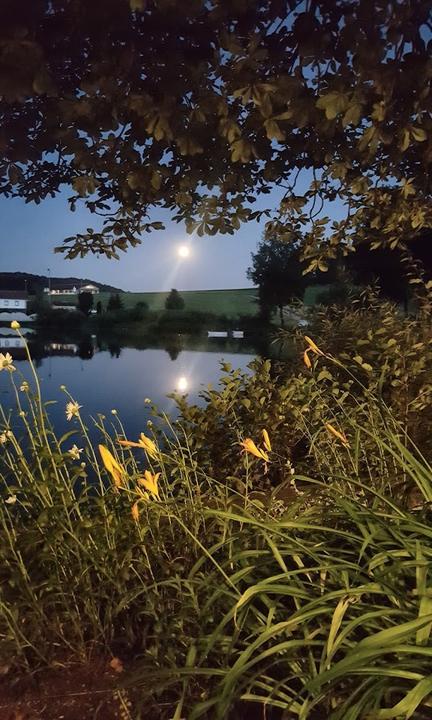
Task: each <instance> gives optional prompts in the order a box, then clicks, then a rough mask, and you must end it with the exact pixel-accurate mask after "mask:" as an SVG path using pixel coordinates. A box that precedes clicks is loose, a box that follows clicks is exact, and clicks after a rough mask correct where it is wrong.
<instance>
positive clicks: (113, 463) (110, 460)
mask: <svg viewBox="0 0 432 720" xmlns="http://www.w3.org/2000/svg"><path fill="white" fill-rule="evenodd" d="M99 452H100V454H101V458H102V462H103V464H104V465H105V467H106V469H107V470H108V472H109V473H110V475H111V476H112V478H113V480H114V485H115V486H116V487H117V488H119V487H121V485H122V479H123V477H124V475H125V474H126V471H125V469H124V468H123V467H122V466H121V465H120V463H119V462H117V460H116V459H115V457H114V455H113V454H112V453H111V452H110V451H109V450H108V448H107V447H105V445H99Z"/></svg>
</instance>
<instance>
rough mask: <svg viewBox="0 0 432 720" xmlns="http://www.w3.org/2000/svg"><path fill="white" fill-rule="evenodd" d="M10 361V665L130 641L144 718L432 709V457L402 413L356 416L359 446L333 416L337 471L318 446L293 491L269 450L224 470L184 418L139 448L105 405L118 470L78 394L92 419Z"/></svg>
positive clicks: (378, 714) (103, 429)
mask: <svg viewBox="0 0 432 720" xmlns="http://www.w3.org/2000/svg"><path fill="white" fill-rule="evenodd" d="M5 371H6V372H7V370H5ZM10 379H11V382H12V383H13V386H14V388H15V393H16V401H17V415H16V416H14V417H13V418H10V417H9V416H7V415H6V414H5V413H4V412H3V415H2V423H3V427H2V428H1V430H0V442H1V448H0V471H1V472H0V482H1V486H2V489H1V497H2V502H1V503H0V536H1V537H0V540H1V541H0V663H1V665H2V666H10V667H11V670H12V669H13V670H15V671H23V672H33V671H34V670H35V669H40V668H44V667H47V666H52V665H53V664H62V665H66V664H69V663H74V662H79V661H84V660H85V659H88V658H91V657H93V656H98V657H99V656H101V655H102V656H107V657H108V658H109V657H111V656H119V657H120V658H121V659H122V661H123V662H124V664H125V667H126V668H127V670H128V672H127V673H126V674H125V676H124V678H123V679H122V682H123V684H124V686H125V687H129V688H131V687H133V688H135V696H136V697H137V707H136V709H135V713H136V716H137V717H138V716H139V713H140V710H139V706H140V705H141V706H142V707H144V708H145V711H143V714H142V717H148V716H151V717H152V718H153V717H154V718H164V719H168V718H176V720H180V718H184V717H187V718H190V720H196V719H198V718H215V719H216V720H222V719H224V718H232V719H233V720H234V719H236V720H237V718H241V717H248V718H250V717H252V716H253V715H252V713H253V712H256V717H260V718H276V717H282V716H283V718H284V719H285V720H290V719H291V718H296V719H297V720H306V719H310V720H318V719H321V718H332V720H356V719H357V718H371V719H372V718H377V720H378V719H382V720H385V719H386V718H395V720H396V719H397V718H408V717H414V718H427V717H431V716H432V646H431V643H430V637H431V629H432V579H431V570H430V568H431V560H432V528H431V522H430V521H431V512H430V509H429V503H430V502H431V500H432V473H431V468H430V467H429V465H428V464H427V463H426V461H425V460H424V459H423V458H422V456H421V454H420V453H419V451H418V450H417V449H416V448H414V447H412V445H410V443H409V441H408V439H407V438H406V437H405V436H404V435H403V434H402V435H401V433H400V432H398V424H397V423H396V421H395V423H393V424H392V423H391V422H390V421H389V419H388V418H387V420H386V422H385V423H382V424H381V426H380V428H379V434H377V432H376V428H375V427H374V426H368V427H362V426H360V425H356V426H355V427H354V424H352V425H351V426H350V428H351V431H352V432H351V435H350V437H351V442H350V444H349V447H347V446H344V444H343V443H339V444H338V439H337V437H335V436H331V434H329V433H324V436H325V437H326V438H327V452H328V454H329V455H328V456H327V459H326V467H327V466H328V465H329V464H331V463H330V461H329V458H331V457H334V458H335V464H336V465H337V472H335V473H334V474H333V477H332V483H331V485H329V484H328V482H325V481H324V480H323V479H322V478H321V474H322V473H321V472H320V468H319V467H317V462H318V460H319V455H316V454H314V455H313V463H311V467H310V473H309V475H302V476H299V475H294V477H293V479H292V482H293V483H294V485H295V487H296V488H297V492H296V493H295V494H294V493H292V494H291V495H290V496H288V497H287V498H286V499H285V500H284V501H282V500H281V497H280V494H279V488H274V489H269V490H268V492H267V494H265V495H263V494H257V493H255V492H254V491H253V486H252V487H251V482H252V479H253V478H255V477H256V475H257V474H259V473H261V474H263V475H264V474H265V473H266V470H267V468H266V464H265V463H264V462H263V461H262V460H260V459H258V458H254V457H253V456H248V458H247V459H246V458H245V462H244V465H243V474H242V475H241V476H240V475H239V477H237V478H234V479H233V478H227V479H226V481H221V480H220V479H218V480H216V479H214V478H212V477H209V476H208V475H206V474H205V473H203V472H202V471H201V470H200V468H199V467H198V466H197V463H196V457H195V455H194V453H193V452H192V451H191V445H190V443H189V438H188V436H187V434H184V435H182V434H180V433H178V434H177V435H174V434H173V433H172V432H171V431H172V428H170V427H169V426H168V427H167V430H168V431H169V432H167V434H166V435H165V437H164V438H161V437H157V436H150V435H149V432H150V431H147V434H148V435H149V439H150V440H151V441H152V442H154V443H155V449H154V450H152V447H153V446H152V445H151V443H150V444H149V443H147V445H146V447H147V452H145V451H144V448H134V447H125V446H124V445H121V444H120V442H119V441H120V440H124V439H125V437H126V433H125V429H124V428H123V427H122V425H121V422H120V420H119V419H118V417H117V416H116V415H113V416H112V422H111V423H108V424H107V421H106V420H103V419H102V418H99V419H97V420H96V424H97V427H98V429H99V432H100V435H101V443H103V445H104V446H105V447H106V448H107V449H108V450H109V451H110V452H111V453H112V456H113V457H114V459H115V461H116V462H117V463H118V464H119V467H120V468H121V469H122V472H121V474H120V476H118V477H117V478H116V477H115V475H114V474H113V473H111V474H110V473H109V472H107V471H106V470H105V467H104V465H103V463H102V459H101V458H100V456H99V454H98V451H97V450H95V449H94V448H93V447H92V445H91V443H90V440H89V435H88V431H87V428H86V426H85V424H84V422H83V420H82V417H81V414H80V408H79V407H78V405H77V404H74V405H73V412H72V417H71V421H70V422H71V430H73V431H74V435H73V436H72V435H70V434H66V435H65V436H63V437H62V438H57V437H56V434H55V432H54V429H53V428H52V427H51V425H50V422H49V417H48V412H47V410H48V409H49V408H47V407H46V405H45V404H44V402H43V399H42V398H41V395H40V388H39V385H38V381H37V374H36V372H35V373H34V376H33V382H32V383H31V384H30V386H29V387H27V386H26V385H25V384H23V382H22V381H21V379H20V378H19V376H18V373H17V372H12V371H11V374H10ZM67 403H75V400H74V399H73V398H70V397H69V396H68V395H67V394H65V409H66V404H67ZM69 409H71V407H70V406H69ZM352 422H353V423H354V420H352ZM345 429H346V428H345ZM269 430H270V428H269ZM346 431H347V432H348V430H346ZM352 437H354V438H355V441H353V440H352ZM132 440H135V438H133V439H132ZM227 442H236V438H227ZM256 442H257V443H258V439H257V438H256ZM75 445H77V446H78V449H77V448H74V446H75ZM372 446H374V447H375V451H376V454H377V456H378V457H380V458H381V460H382V466H381V467H382V468H386V467H387V468H388V467H391V475H392V477H393V478H394V480H395V482H396V481H400V482H401V483H403V482H404V481H405V479H406V478H410V480H411V482H412V483H413V484H415V486H416V487H417V489H418V506H417V509H416V510H410V509H408V508H407V507H406V506H405V505H404V504H403V503H400V502H399V501H398V500H397V499H396V498H395V497H394V494H393V495H392V494H391V492H390V489H391V488H389V487H388V485H387V484H386V483H383V482H381V479H380V478H374V477H372V476H371V473H370V472H369V470H368V467H367V465H366V464H365V463H364V462H360V461H359V458H360V457H364V455H363V448H364V447H367V448H368V452H370V448H371V447H372ZM80 449H82V452H81V453H79V452H78V450H80ZM71 451H72V452H71ZM238 452H239V453H240V452H241V448H240V447H239V446H238ZM320 452H322V453H323V457H324V453H325V446H324V444H323V441H322V444H321V446H320ZM332 453H333V454H334V455H332ZM276 455H277V448H275V449H273V450H272V451H271V453H270V464H271V462H273V461H274V460H273V457H275V456H276ZM336 460H337V462H336ZM344 465H345V469H346V472H345V475H343V467H344ZM376 467H377V465H376V464H375V465H374V468H375V469H376ZM146 469H147V470H149V471H150V472H151V473H152V477H154V474H156V473H161V475H160V477H159V478H158V481H157V482H158V488H157V489H158V493H153V494H152V493H151V492H148V490H147V489H146V488H144V486H143V485H142V478H143V472H144V470H146ZM234 480H235V481H236V482H234ZM374 480H376V482H374ZM233 488H237V489H236V490H234V489H233ZM387 490H389V491H387Z"/></svg>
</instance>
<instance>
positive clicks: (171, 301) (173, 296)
mask: <svg viewBox="0 0 432 720" xmlns="http://www.w3.org/2000/svg"><path fill="white" fill-rule="evenodd" d="M184 306H185V301H184V300H183V298H182V296H181V295H180V293H179V291H178V290H176V289H175V288H173V289H172V290H171V292H170V294H169V295H168V297H167V299H166V300H165V308H166V309H167V310H183V308H184Z"/></svg>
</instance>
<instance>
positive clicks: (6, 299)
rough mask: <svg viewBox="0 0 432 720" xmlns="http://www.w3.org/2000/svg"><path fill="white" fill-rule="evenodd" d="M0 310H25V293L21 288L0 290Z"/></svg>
mask: <svg viewBox="0 0 432 720" xmlns="http://www.w3.org/2000/svg"><path fill="white" fill-rule="evenodd" d="M0 310H10V311H17V310H22V311H24V312H26V310H27V293H26V292H23V291H21V290H0Z"/></svg>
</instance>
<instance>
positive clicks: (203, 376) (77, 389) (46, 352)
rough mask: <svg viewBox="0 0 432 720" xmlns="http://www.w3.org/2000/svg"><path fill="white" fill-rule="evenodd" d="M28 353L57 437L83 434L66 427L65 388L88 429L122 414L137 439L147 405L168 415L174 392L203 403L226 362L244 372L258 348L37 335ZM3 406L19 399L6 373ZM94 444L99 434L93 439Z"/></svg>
mask: <svg viewBox="0 0 432 720" xmlns="http://www.w3.org/2000/svg"><path fill="white" fill-rule="evenodd" d="M1 339H2V340H7V342H8V345H7V349H8V352H10V353H11V355H12V356H13V358H14V364H15V365H16V367H17V370H18V372H19V373H22V375H23V377H24V378H26V379H28V380H29V382H30V384H31V383H32V379H31V373H30V370H29V366H28V363H27V361H26V355H25V348H24V344H23V343H22V341H20V342H19V343H17V342H16V341H17V340H20V338H17V337H16V335H15V336H14V337H8V338H7V337H4V336H1ZM29 347H30V351H31V354H32V357H33V358H34V362H35V364H36V366H37V367H38V375H39V377H40V382H41V387H42V393H43V397H44V399H45V400H50V401H54V403H53V404H50V405H49V414H50V417H51V420H52V422H53V424H54V426H55V428H56V430H57V432H58V433H60V434H62V433H64V432H67V431H70V430H77V425H76V424H75V423H74V422H73V421H72V422H70V423H68V422H67V420H66V415H65V405H66V402H67V398H66V396H65V394H64V392H63V391H62V390H61V389H60V386H61V385H66V387H67V389H68V391H69V392H70V393H71V395H72V396H73V397H74V398H76V400H77V401H78V402H79V403H80V404H81V405H83V411H82V412H83V416H84V418H85V419H86V421H87V422H88V423H89V424H90V422H91V417H97V415H98V414H99V413H102V414H104V415H105V416H106V421H105V422H106V423H108V426H109V424H110V423H111V422H114V421H115V416H113V415H112V414H111V410H112V408H115V409H116V410H117V411H118V414H119V416H120V418H121V420H122V422H123V423H124V425H125V428H126V429H127V432H128V434H130V435H131V436H135V435H137V434H139V432H141V431H142V430H144V429H145V425H146V422H147V420H149V419H150V417H151V415H150V412H151V411H150V409H149V405H148V403H145V399H146V398H151V400H152V402H154V403H156V405H157V406H158V407H159V408H160V409H161V410H162V411H165V412H167V413H169V414H173V413H175V403H174V401H173V399H172V398H168V397H167V396H168V395H169V394H171V393H173V392H178V393H180V394H185V393H187V394H188V397H189V399H190V401H191V402H193V403H200V402H202V399H201V398H200V392H201V391H202V390H203V388H204V387H206V386H207V385H208V384H209V383H211V384H213V385H214V386H216V385H217V384H218V380H219V377H220V375H221V369H220V363H221V361H222V360H223V361H226V362H229V363H231V364H232V366H233V367H234V368H240V369H242V370H246V368H247V365H248V364H249V363H250V362H251V361H252V360H253V359H254V358H255V357H256V355H257V350H256V349H255V347H254V346H253V345H252V344H251V343H248V341H247V340H244V339H232V338H231V339H218V338H212V339H210V340H208V339H207V338H203V337H187V336H184V335H172V336H168V337H156V338H154V337H153V338H150V337H137V338H130V337H112V336H111V337H110V336H103V335H98V336H94V335H93V336H92V335H90V334H89V335H84V336H75V337H74V336H65V337H62V336H59V335H57V336H56V337H46V336H45V337H42V336H40V335H39V336H38V335H32V336H31V339H29ZM0 392H1V403H2V406H3V408H4V409H5V410H6V412H7V410H8V409H9V408H11V407H13V406H14V402H15V400H14V394H13V392H12V391H11V387H10V377H9V375H8V373H0ZM93 437H94V438H96V437H97V436H96V434H95V433H94V432H93Z"/></svg>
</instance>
